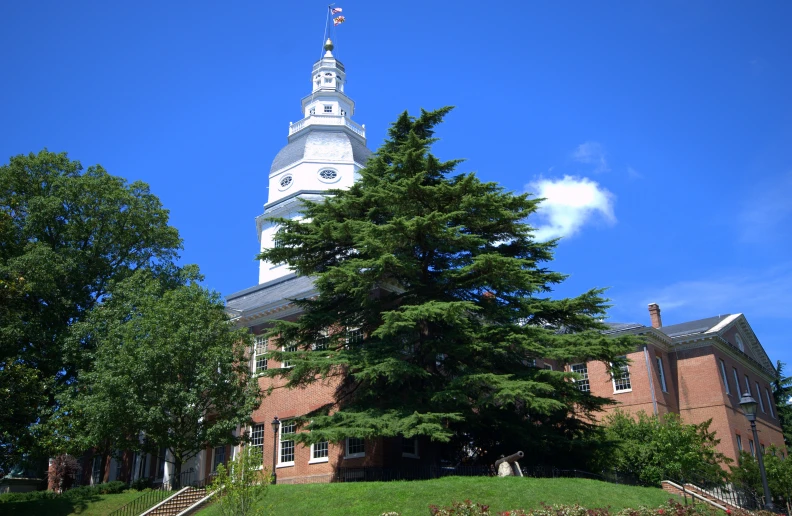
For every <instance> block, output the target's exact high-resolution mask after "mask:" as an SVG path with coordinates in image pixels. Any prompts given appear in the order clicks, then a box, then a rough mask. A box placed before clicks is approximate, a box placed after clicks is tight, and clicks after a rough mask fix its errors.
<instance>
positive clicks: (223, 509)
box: [210, 446, 272, 516]
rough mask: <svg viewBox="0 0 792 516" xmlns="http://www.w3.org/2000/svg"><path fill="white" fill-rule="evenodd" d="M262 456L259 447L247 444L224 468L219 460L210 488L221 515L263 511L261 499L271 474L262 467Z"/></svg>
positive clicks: (249, 515) (243, 515)
mask: <svg viewBox="0 0 792 516" xmlns="http://www.w3.org/2000/svg"><path fill="white" fill-rule="evenodd" d="M263 460H264V459H263V457H262V452H261V449H260V448H257V447H253V446H246V447H244V448H243V449H242V450H241V451H240V452H239V453H238V454H237V455H236V457H234V460H232V461H230V462H229V463H228V467H227V468H226V467H225V466H224V465H222V464H220V465H219V466H217V474H216V476H215V478H214V481H213V482H212V486H211V487H210V489H211V490H212V491H214V492H215V493H216V494H215V498H216V499H217V502H218V505H219V506H220V514H222V516H256V515H260V514H264V507H263V506H262V505H261V500H262V498H263V497H264V495H265V494H266V493H267V485H268V484H269V483H270V481H271V479H272V477H271V476H270V474H269V472H267V470H265V469H263V468H262V467H261V464H262V462H263Z"/></svg>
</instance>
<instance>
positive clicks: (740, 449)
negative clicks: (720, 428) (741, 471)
mask: <svg viewBox="0 0 792 516" xmlns="http://www.w3.org/2000/svg"><path fill="white" fill-rule="evenodd" d="M735 435H736V436H737V451H738V452H741V451H744V450H743V447H742V436H741V435H740V434H735Z"/></svg>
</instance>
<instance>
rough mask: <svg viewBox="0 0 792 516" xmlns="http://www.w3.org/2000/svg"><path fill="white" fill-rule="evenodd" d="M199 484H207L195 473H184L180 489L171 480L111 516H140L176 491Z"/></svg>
mask: <svg viewBox="0 0 792 516" xmlns="http://www.w3.org/2000/svg"><path fill="white" fill-rule="evenodd" d="M173 480H175V479H173ZM198 484H200V487H203V486H204V484H205V482H203V481H202V482H198V481H197V478H196V473H195V472H194V471H184V472H182V473H181V474H180V475H179V483H178V488H177V487H176V482H173V481H171V480H168V481H166V482H163V483H162V484H161V485H160V486H159V487H157V488H155V489H152V490H151V491H145V492H143V493H141V494H140V496H138V497H137V498H135V499H134V500H132V501H131V502H129V503H127V504H126V505H124V506H122V507H120V508H118V509H116V510H115V511H113V512H111V513H110V514H109V516H138V515H139V514H141V513H143V512H144V511H146V510H148V509H150V508H151V507H154V506H155V505H157V504H158V503H160V502H161V501H163V500H165V499H166V498H168V497H169V496H172V495H173V494H174V493H175V492H176V491H175V489H183V488H185V487H191V486H196V487H198Z"/></svg>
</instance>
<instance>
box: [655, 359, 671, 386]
mask: <svg viewBox="0 0 792 516" xmlns="http://www.w3.org/2000/svg"><path fill="white" fill-rule="evenodd" d="M655 360H656V361H657V372H658V373H659V374H660V388H661V389H663V392H666V393H667V392H668V384H667V383H666V376H665V367H664V366H663V357H659V356H655Z"/></svg>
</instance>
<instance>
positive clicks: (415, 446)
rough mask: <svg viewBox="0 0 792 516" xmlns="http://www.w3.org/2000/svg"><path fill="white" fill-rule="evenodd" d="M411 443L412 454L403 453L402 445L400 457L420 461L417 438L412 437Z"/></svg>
mask: <svg viewBox="0 0 792 516" xmlns="http://www.w3.org/2000/svg"><path fill="white" fill-rule="evenodd" d="M412 442H413V453H410V452H405V451H404V443H402V457H406V458H408V459H420V458H421V456H420V454H419V453H418V438H417V437H413V438H412Z"/></svg>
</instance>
